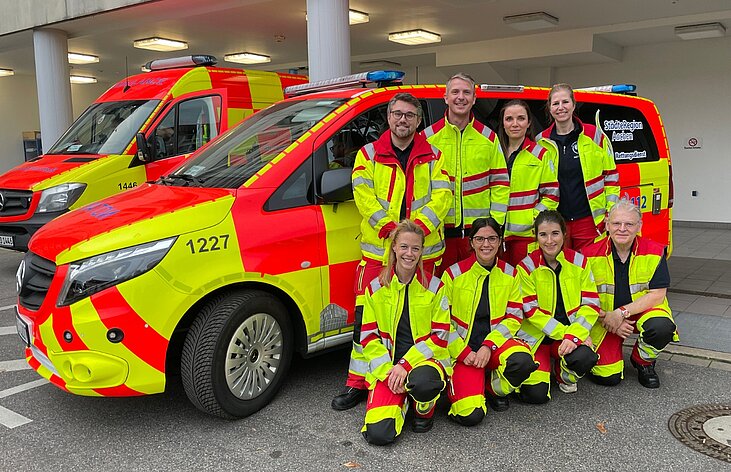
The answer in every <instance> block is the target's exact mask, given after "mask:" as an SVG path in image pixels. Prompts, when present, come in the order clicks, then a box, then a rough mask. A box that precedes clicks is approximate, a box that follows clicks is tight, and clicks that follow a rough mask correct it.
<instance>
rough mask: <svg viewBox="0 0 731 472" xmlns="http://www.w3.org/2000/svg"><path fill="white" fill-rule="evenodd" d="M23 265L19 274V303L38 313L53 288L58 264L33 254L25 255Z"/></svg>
mask: <svg viewBox="0 0 731 472" xmlns="http://www.w3.org/2000/svg"><path fill="white" fill-rule="evenodd" d="M21 264H24V267H22V268H21V270H19V273H18V278H19V280H18V282H19V290H18V301H19V303H20V305H21V306H23V307H25V308H27V309H29V310H33V311H37V310H38V309H39V308H40V307H41V304H43V300H45V298H46V294H47V293H48V289H49V287H50V286H51V281H52V280H53V274H55V273H56V264H54V263H53V262H52V261H49V260H48V259H44V258H42V257H41V256H39V255H37V254H33V253H32V252H28V254H26V255H25V258H23V262H22V263H21Z"/></svg>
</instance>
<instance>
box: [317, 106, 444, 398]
mask: <svg viewBox="0 0 731 472" xmlns="http://www.w3.org/2000/svg"><path fill="white" fill-rule="evenodd" d="M387 113H388V126H389V130H388V131H386V132H385V133H383V134H382V135H381V137H380V138H378V139H377V140H376V141H375V142H373V143H369V144H366V145H365V146H363V148H361V150H360V151H358V154H357V155H356V157H355V166H354V167H353V177H352V179H353V194H354V198H355V204H356V206H357V207H358V211H359V212H360V214H361V216H362V217H363V220H362V222H361V225H360V229H361V240H360V248H361V253H362V260H361V262H360V264H359V265H358V268H357V269H356V277H355V293H356V309H355V326H354V329H353V350H352V351H351V356H350V365H349V367H348V380H347V382H346V386H347V389H346V390H345V392H343V393H341V394H340V395H337V396H336V397H335V398H333V401H332V407H333V409H335V410H347V409H350V408H353V407H354V406H356V405H357V404H358V403H359V402H360V401H361V400H363V399H365V397H366V394H367V385H366V383H365V373H366V371H367V369H368V365H367V363H366V362H365V358H364V357H363V353H362V350H361V346H360V327H361V320H362V314H363V298H364V294H365V289H366V287H368V284H370V282H371V280H373V279H375V278H376V277H377V276H378V274H379V273H380V272H381V270H383V267H384V265H385V264H386V262H387V259H388V253H387V249H388V240H389V237H390V236H391V234H392V231H393V230H394V229H396V225H397V224H398V222H399V221H401V220H403V219H404V218H408V219H410V220H412V221H413V222H414V223H416V224H417V225H418V226H420V227H421V229H422V230H424V234H425V235H426V238H425V240H424V250H423V257H422V260H423V264H424V270H425V271H426V272H430V273H432V272H433V271H434V268H435V267H436V266H437V265H438V262H439V260H440V259H441V256H442V254H443V253H444V241H443V236H442V233H443V227H444V217H445V215H446V213H447V207H448V205H449V202H450V200H451V196H452V193H451V190H450V186H449V177H448V175H447V172H446V171H445V170H444V163H443V159H441V157H440V154H439V151H438V150H436V149H434V148H432V146H431V145H430V144H429V143H428V142H427V141H426V138H424V137H423V136H422V135H420V134H416V129H417V128H418V126H419V124H420V123H421V119H422V109H421V104H420V103H419V100H417V99H416V97H414V96H413V95H411V94H409V93H398V94H396V95H394V96H393V98H392V99H391V100H390V101H389V102H388V108H387Z"/></svg>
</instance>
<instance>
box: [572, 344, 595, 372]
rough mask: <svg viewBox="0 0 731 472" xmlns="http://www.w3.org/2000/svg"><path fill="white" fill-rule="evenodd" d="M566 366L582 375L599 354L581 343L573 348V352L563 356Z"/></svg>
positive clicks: (588, 369)
mask: <svg viewBox="0 0 731 472" xmlns="http://www.w3.org/2000/svg"><path fill="white" fill-rule="evenodd" d="M564 359H565V360H566V367H568V368H569V369H570V370H572V371H574V372H576V375H578V376H579V377H583V376H584V375H586V373H587V372H589V371H590V370H591V368H592V367H594V365H595V364H596V363H597V361H598V360H599V355H597V353H596V352H594V351H592V350H591V348H590V347H589V346H586V345H584V344H582V345H581V346H579V347H577V348H576V349H574V352H572V353H571V354H567V355H565V356H564Z"/></svg>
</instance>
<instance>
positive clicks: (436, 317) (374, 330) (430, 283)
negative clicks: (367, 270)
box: [360, 271, 452, 388]
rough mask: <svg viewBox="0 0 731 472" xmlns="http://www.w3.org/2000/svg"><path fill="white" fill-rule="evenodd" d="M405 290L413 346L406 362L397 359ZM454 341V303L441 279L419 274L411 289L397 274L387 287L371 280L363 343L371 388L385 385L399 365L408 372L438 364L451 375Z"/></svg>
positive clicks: (361, 333) (364, 319)
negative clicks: (451, 344)
mask: <svg viewBox="0 0 731 472" xmlns="http://www.w3.org/2000/svg"><path fill="white" fill-rule="evenodd" d="M406 290H408V291H409V321H410V326H411V334H412V336H413V341H414V345H413V346H411V347H410V348H409V350H408V351H407V352H406V354H405V355H404V356H403V357H402V358H401V359H394V358H393V357H394V354H395V352H396V331H397V329H398V324H399V321H400V320H401V315H402V314H403V311H404V300H405V298H406ZM448 338H449V300H447V296H446V295H445V294H444V284H443V283H442V281H441V280H440V279H439V277H437V276H434V275H431V274H428V273H425V280H423V279H422V278H421V273H420V271H417V275H416V276H415V277H414V279H413V280H412V281H411V283H409V284H402V283H401V282H399V279H398V277H397V276H396V274H395V273H393V274H392V276H391V282H390V283H389V285H388V286H385V285H381V282H380V281H379V279H378V278H375V279H373V280H372V281H371V283H370V285H369V287H368V290H367V291H366V295H365V303H364V305H363V326H362V327H361V330H360V344H361V346H363V355H364V356H365V359H366V361H367V362H368V367H369V368H368V372H367V373H366V381H367V382H368V383H369V385H370V386H371V388H373V387H374V386H375V381H376V380H380V381H384V380H385V379H386V376H387V374H388V372H389V370H391V368H392V367H393V366H394V365H395V364H396V363H398V364H399V365H401V366H402V367H403V368H404V369H406V371H407V372H408V371H411V369H413V368H414V367H416V366H418V365H419V364H420V363H422V362H424V361H427V360H430V359H431V360H434V361H436V362H438V363H439V364H441V365H442V367H444V370H445V372H446V373H447V375H451V373H452V363H451V360H450V359H449V352H448V351H447V342H448Z"/></svg>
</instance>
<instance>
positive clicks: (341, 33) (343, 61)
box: [307, 0, 350, 81]
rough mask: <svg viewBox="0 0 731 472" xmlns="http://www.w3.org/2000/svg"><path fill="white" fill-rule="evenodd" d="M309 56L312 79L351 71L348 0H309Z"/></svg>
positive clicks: (328, 77) (330, 77) (323, 78)
mask: <svg viewBox="0 0 731 472" xmlns="http://www.w3.org/2000/svg"><path fill="white" fill-rule="evenodd" d="M307 58H308V65H309V73H308V75H309V77H310V80H311V81H315V80H325V79H332V78H333V77H340V76H343V75H348V74H350V25H349V24H348V0H307Z"/></svg>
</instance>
